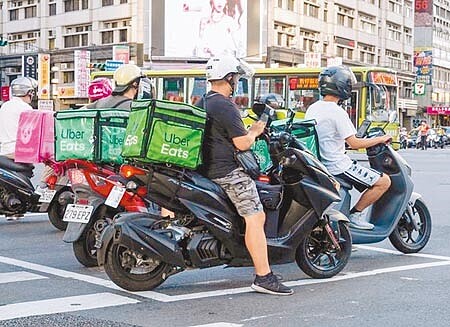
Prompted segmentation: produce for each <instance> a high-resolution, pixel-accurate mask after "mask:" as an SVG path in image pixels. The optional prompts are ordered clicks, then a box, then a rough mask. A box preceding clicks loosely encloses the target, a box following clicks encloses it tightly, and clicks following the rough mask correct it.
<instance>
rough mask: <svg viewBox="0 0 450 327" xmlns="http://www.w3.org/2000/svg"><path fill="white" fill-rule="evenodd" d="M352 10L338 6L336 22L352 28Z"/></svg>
mask: <svg viewBox="0 0 450 327" xmlns="http://www.w3.org/2000/svg"><path fill="white" fill-rule="evenodd" d="M353 21H354V10H353V9H349V8H345V7H341V6H338V13H337V23H338V25H341V26H345V27H350V28H353Z"/></svg>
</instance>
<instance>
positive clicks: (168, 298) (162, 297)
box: [0, 245, 450, 302]
mask: <svg viewBox="0 0 450 327" xmlns="http://www.w3.org/2000/svg"><path fill="white" fill-rule="evenodd" d="M358 247H359V248H361V249H365V250H371V251H377V252H384V253H389V254H398V255H405V254H403V253H401V252H397V251H392V250H387V249H383V248H376V247H371V246H364V245H358ZM408 256H416V257H422V258H427V259H438V258H439V259H440V260H441V261H436V262H428V263H420V264H411V265H404V266H395V267H389V268H382V269H374V270H369V271H362V272H356V273H347V274H342V275H338V276H334V277H332V278H328V279H301V280H294V281H287V282H284V283H285V284H286V285H288V286H305V285H314V284H322V283H330V282H337V281H341V280H349V279H354V278H360V277H368V276H374V275H378V274H385V273H393V272H399V271H407V270H415V269H424V268H432V267H441V266H448V265H450V257H444V256H435V255H430V254H418V253H415V254H408ZM0 263H5V264H10V265H14V266H19V267H22V268H26V269H30V270H35V271H40V272H44V273H47V274H51V275H56V276H60V277H64V278H72V279H76V280H80V281H82V282H86V283H91V284H95V285H98V286H103V287H107V288H110V289H113V290H119V291H122V292H125V293H129V294H133V295H137V296H141V297H144V298H147V299H152V300H155V301H160V302H176V301H185V300H195V299H202V298H208V297H216V296H226V295H233V294H242V293H250V292H254V291H253V290H252V289H251V288H250V287H239V288H230V289H222V290H216V291H205V292H198V293H188V294H181V295H166V294H163V293H159V292H155V291H141V292H130V291H127V290H124V289H122V288H120V287H119V286H117V285H115V284H114V283H113V282H112V281H109V280H105V279H102V278H97V277H93V276H89V275H83V274H79V273H74V272H70V271H66V270H61V269H57V268H52V267H47V266H43V265H39V264H35V263H30V262H26V261H21V260H17V259H13V258H8V257H3V256H0Z"/></svg>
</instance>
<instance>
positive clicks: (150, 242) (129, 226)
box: [97, 213, 186, 267]
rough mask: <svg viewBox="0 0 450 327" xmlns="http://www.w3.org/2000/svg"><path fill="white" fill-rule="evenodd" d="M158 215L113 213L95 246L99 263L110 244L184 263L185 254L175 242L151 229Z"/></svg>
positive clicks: (156, 257) (176, 262) (180, 265)
mask: <svg viewBox="0 0 450 327" xmlns="http://www.w3.org/2000/svg"><path fill="white" fill-rule="evenodd" d="M158 219H160V217H159V216H156V215H152V214H148V213H123V214H120V215H118V216H116V219H115V221H114V223H113V224H112V225H110V226H108V227H107V228H106V229H105V230H104V231H103V233H102V235H101V237H100V242H101V243H100V244H101V248H100V249H98V250H97V260H98V263H99V265H102V264H104V262H105V260H106V253H107V251H108V248H109V247H110V246H111V245H112V244H121V245H123V246H125V247H127V248H128V249H130V250H131V251H135V252H137V253H141V254H144V255H147V256H150V257H153V258H155V259H159V260H161V261H164V262H166V263H168V264H171V265H174V266H178V267H185V266H186V265H185V262H184V257H183V254H182V251H181V248H180V247H179V246H178V244H177V242H176V241H175V240H173V239H171V238H170V237H169V236H168V235H167V234H166V233H161V232H159V231H160V230H158V229H152V225H153V224H154V223H155V222H156V221H157V220H158Z"/></svg>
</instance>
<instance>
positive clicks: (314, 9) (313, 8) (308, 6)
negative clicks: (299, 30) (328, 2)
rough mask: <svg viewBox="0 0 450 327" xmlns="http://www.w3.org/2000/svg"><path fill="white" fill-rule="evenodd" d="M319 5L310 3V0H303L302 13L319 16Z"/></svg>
mask: <svg viewBox="0 0 450 327" xmlns="http://www.w3.org/2000/svg"><path fill="white" fill-rule="evenodd" d="M319 8H320V7H319V5H317V4H315V3H312V1H305V3H304V4H303V14H304V15H305V16H309V17H314V18H319Z"/></svg>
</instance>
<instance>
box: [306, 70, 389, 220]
mask: <svg viewBox="0 0 450 327" xmlns="http://www.w3.org/2000/svg"><path fill="white" fill-rule="evenodd" d="M355 82H356V78H355V75H354V74H353V72H352V71H351V70H350V69H349V68H347V67H345V66H337V67H328V68H326V69H324V70H323V71H322V72H321V73H320V75H319V92H320V95H321V96H323V99H322V100H319V101H317V102H315V103H314V104H312V105H311V106H310V107H309V108H308V110H307V111H306V116H305V118H306V119H315V120H316V122H317V126H316V129H317V134H318V136H319V148H320V155H321V158H322V161H323V163H324V164H325V166H326V167H327V169H328V170H329V171H330V173H331V174H333V175H335V176H337V177H339V178H342V179H343V180H345V181H347V182H348V183H350V184H352V185H353V186H354V187H355V188H356V189H357V190H358V191H359V192H362V194H361V197H360V199H359V201H358V202H357V203H356V204H355V206H354V207H353V209H352V210H351V212H350V217H349V219H350V222H351V226H352V227H354V228H359V229H373V224H371V223H369V222H367V221H366V220H365V218H364V217H363V216H362V211H363V210H364V209H366V208H367V207H369V206H370V205H371V204H372V203H374V202H375V201H377V200H378V199H379V198H380V197H381V196H382V195H383V194H384V193H385V192H386V191H387V189H388V188H389V186H390V185H391V180H390V178H389V176H388V175H384V174H382V173H380V172H378V171H376V170H374V169H371V168H367V167H364V166H361V165H359V164H358V163H357V162H356V161H352V160H351V159H350V157H349V156H348V155H347V154H346V153H345V143H346V142H347V144H348V145H349V146H350V147H351V148H352V149H365V148H368V147H371V146H373V145H376V144H379V143H385V142H388V141H389V140H390V139H391V137H390V136H389V135H384V136H379V137H374V138H370V139H362V138H357V137H356V129H355V127H354V126H353V123H352V122H351V120H350V118H349V116H348V114H347V113H346V112H345V110H344V109H343V108H342V107H341V104H342V103H343V102H344V101H345V100H347V99H349V98H350V97H351V95H352V86H353V84H354V83H355Z"/></svg>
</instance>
